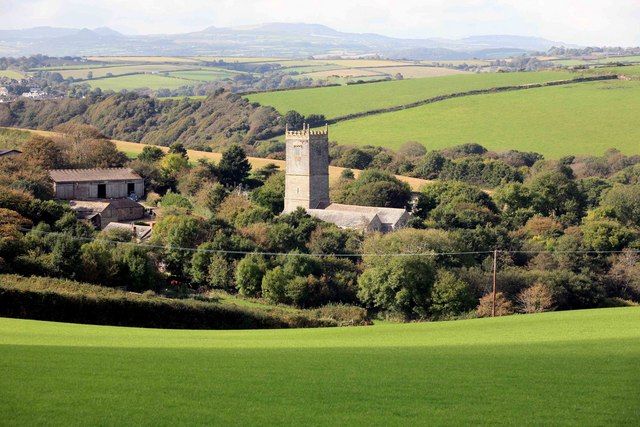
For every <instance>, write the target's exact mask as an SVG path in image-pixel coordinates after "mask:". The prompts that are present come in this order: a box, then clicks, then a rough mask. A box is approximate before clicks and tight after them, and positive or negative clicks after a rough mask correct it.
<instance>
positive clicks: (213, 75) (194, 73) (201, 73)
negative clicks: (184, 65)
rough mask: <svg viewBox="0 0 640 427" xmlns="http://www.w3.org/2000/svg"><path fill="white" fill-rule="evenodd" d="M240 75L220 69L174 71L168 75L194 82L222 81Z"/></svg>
mask: <svg viewBox="0 0 640 427" xmlns="http://www.w3.org/2000/svg"><path fill="white" fill-rule="evenodd" d="M237 74H240V73H238V72H232V71H226V70H221V69H215V68H212V69H209V70H206V69H203V70H190V71H176V72H173V73H169V75H170V76H172V77H178V78H181V79H185V80H194V81H201V82H212V81H216V80H223V79H228V78H232V77H233V76H234V75H237Z"/></svg>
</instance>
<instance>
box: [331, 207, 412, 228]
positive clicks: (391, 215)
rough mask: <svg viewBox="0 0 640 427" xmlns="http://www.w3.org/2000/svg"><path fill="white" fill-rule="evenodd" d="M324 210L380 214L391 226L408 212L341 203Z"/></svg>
mask: <svg viewBox="0 0 640 427" xmlns="http://www.w3.org/2000/svg"><path fill="white" fill-rule="evenodd" d="M324 210H325V211H331V212H350V213H353V214H358V213H360V214H368V215H378V218H380V222H381V223H383V224H390V225H391V226H395V225H396V224H397V223H398V221H400V220H401V219H402V217H403V216H404V215H405V214H408V212H407V210H406V209H402V208H378V207H374V206H358V205H343V204H340V203H331V204H330V205H329V206H327V207H326V208H325V209H324Z"/></svg>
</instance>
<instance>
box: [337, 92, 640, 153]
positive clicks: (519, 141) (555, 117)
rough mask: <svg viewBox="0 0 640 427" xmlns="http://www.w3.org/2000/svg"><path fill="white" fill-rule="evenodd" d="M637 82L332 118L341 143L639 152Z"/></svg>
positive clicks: (452, 101) (468, 99)
mask: <svg viewBox="0 0 640 427" xmlns="http://www.w3.org/2000/svg"><path fill="white" fill-rule="evenodd" d="M638 117H640V82H636V81H619V80H614V81H606V82H594V83H577V84H572V85H566V86H554V87H546V88H538V89H528V90H521V91H514V92H503V93H495V94H487V95H476V96H468V97H463V98H456V99H450V100H446V101H441V102H437V103H434V104H428V105H424V106H421V107H416V108H411V109H407V110H402V111H398V112H393V113H385V114H379V115H374V116H369V117H365V118H361V119H355V120H348V121H344V122H340V123H337V124H335V125H333V126H331V128H330V133H331V140H335V141H338V142H339V143H340V144H356V145H365V144H370V145H379V146H384V147H388V148H392V149H397V148H398V147H400V146H401V145H402V144H403V143H405V142H407V141H417V142H420V143H422V144H424V145H425V147H427V149H429V150H431V149H441V148H445V147H450V146H453V145H458V144H463V143H467V142H475V143H478V144H481V145H483V146H485V147H486V148H488V149H490V150H497V151H504V150H510V149H514V150H522V151H535V152H538V153H540V154H543V155H544V156H545V157H547V158H559V157H561V156H565V155H581V154H584V155H598V154H602V153H603V152H604V151H605V150H607V149H609V148H617V149H619V150H621V151H622V152H624V153H626V154H640V126H639V125H638Z"/></svg>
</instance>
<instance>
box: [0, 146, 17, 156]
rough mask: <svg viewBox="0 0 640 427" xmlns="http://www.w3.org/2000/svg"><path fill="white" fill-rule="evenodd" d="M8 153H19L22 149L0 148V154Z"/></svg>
mask: <svg viewBox="0 0 640 427" xmlns="http://www.w3.org/2000/svg"><path fill="white" fill-rule="evenodd" d="M10 153H17V154H20V153H22V151H20V150H13V149H6V148H1V149H0V156H4V155H5V154H10Z"/></svg>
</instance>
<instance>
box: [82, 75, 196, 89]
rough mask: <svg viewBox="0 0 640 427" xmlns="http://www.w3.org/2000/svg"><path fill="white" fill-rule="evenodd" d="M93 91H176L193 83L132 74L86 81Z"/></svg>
mask: <svg viewBox="0 0 640 427" xmlns="http://www.w3.org/2000/svg"><path fill="white" fill-rule="evenodd" d="M82 83H88V84H89V86H91V87H92V88H93V89H95V88H98V87H99V88H100V89H102V90H113V91H116V92H119V91H121V90H123V89H126V90H133V89H143V88H148V89H153V90H157V89H177V88H179V87H181V86H189V85H193V84H194V82H193V81H190V80H184V79H180V78H176V77H166V76H162V75H158V74H134V75H130V76H119V77H108V78H104V79H93V80H87V81H84V82H82Z"/></svg>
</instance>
